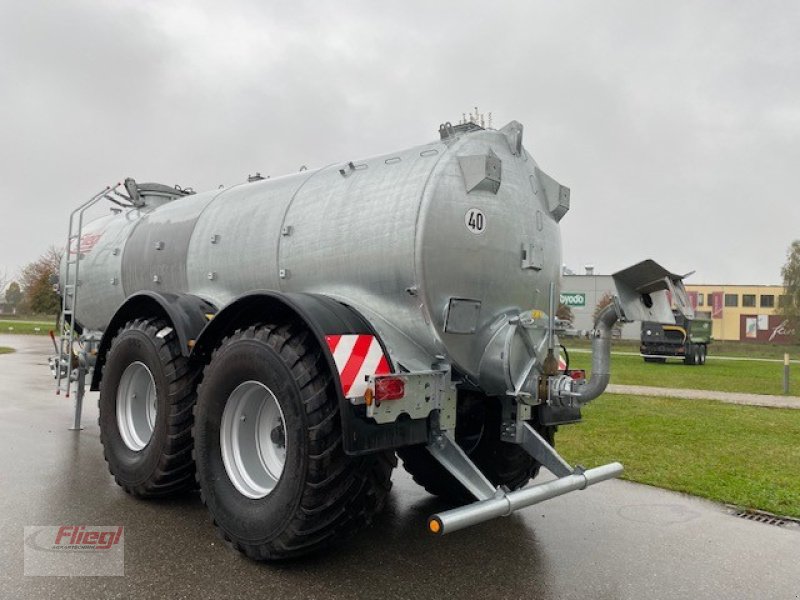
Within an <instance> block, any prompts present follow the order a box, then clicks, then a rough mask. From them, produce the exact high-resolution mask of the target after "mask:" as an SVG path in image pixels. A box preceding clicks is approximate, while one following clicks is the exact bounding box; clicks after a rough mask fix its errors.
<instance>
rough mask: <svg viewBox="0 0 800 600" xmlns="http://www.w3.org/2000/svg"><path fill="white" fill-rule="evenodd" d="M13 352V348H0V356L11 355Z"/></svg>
mask: <svg viewBox="0 0 800 600" xmlns="http://www.w3.org/2000/svg"><path fill="white" fill-rule="evenodd" d="M12 352H14V349H13V348H7V347H6V346H0V354H11V353H12Z"/></svg>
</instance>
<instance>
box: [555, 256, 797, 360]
mask: <svg viewBox="0 0 800 600" xmlns="http://www.w3.org/2000/svg"><path fill="white" fill-rule="evenodd" d="M586 271H587V272H586V273H585V274H583V275H575V274H566V275H563V277H562V281H561V290H562V291H561V302H562V303H563V304H566V305H567V306H569V307H570V309H571V310H572V313H573V316H574V319H573V325H574V326H575V327H576V328H578V329H591V328H592V325H593V320H594V311H595V309H596V308H597V304H598V302H600V301H601V300H602V299H603V297H604V296H606V295H609V294H613V293H614V282H613V280H612V279H611V275H595V274H594V269H593V268H591V267H587V269H586ZM686 291H687V293H688V296H689V300H690V301H691V303H692V306H693V307H694V309H695V312H696V313H697V314H698V315H699V316H701V317H705V318H708V319H711V322H712V337H713V338H714V339H716V340H732V341H747V342H762V343H769V342H772V343H782V344H788V343H794V342H795V340H796V338H795V331H794V326H793V325H792V324H791V323H790V322H789V320H788V319H787V318H786V317H785V316H784V315H783V308H784V306H785V303H786V298H787V297H786V296H785V295H784V289H783V286H780V285H728V284H723V285H706V284H698V285H692V284H688V283H687V284H686ZM639 327H640V324H639V323H628V324H625V325H624V326H623V327H622V328H621V332H620V335H621V337H622V338H623V339H631V340H635V339H639Z"/></svg>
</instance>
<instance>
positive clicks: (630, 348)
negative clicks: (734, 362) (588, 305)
mask: <svg viewBox="0 0 800 600" xmlns="http://www.w3.org/2000/svg"><path fill="white" fill-rule="evenodd" d="M561 342H562V343H563V344H564V345H565V346H566V347H567V349H568V350H569V349H570V348H582V349H585V350H588V349H590V348H591V341H589V340H583V339H580V340H579V339H570V338H564V339H562V340H561ZM611 350H612V352H636V353H638V352H639V340H614V341H613V342H612V345H611ZM784 352H785V353H788V354H789V356H791V358H792V360H800V344H794V345H788V344H754V343H748V342H717V341H715V342H712V343H711V345H710V346H709V347H708V354H709V356H711V357H714V356H738V357H743V358H772V359H780V360H783V354H784Z"/></svg>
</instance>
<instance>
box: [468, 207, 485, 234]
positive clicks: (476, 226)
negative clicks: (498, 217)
mask: <svg viewBox="0 0 800 600" xmlns="http://www.w3.org/2000/svg"><path fill="white" fill-rule="evenodd" d="M464 225H466V226H467V229H469V231H470V233H474V234H475V235H480V234H482V233H483V232H485V231H486V215H484V214H483V211H482V210H480V209H478V208H470V209H469V210H468V211H467V214H465V215H464Z"/></svg>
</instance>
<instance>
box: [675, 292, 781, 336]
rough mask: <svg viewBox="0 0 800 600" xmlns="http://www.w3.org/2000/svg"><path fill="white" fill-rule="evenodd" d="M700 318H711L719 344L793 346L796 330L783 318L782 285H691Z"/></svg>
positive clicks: (694, 304) (692, 298)
mask: <svg viewBox="0 0 800 600" xmlns="http://www.w3.org/2000/svg"><path fill="white" fill-rule="evenodd" d="M686 291H687V292H688V293H689V299H690V300H691V301H692V305H693V306H694V307H695V311H696V312H697V314H699V315H701V316H704V317H706V318H710V319H711V322H712V332H711V335H712V336H713V337H714V339H717V340H741V341H752V342H776V343H793V342H794V341H795V340H794V339H793V331H792V329H793V327H790V325H789V322H788V321H787V319H786V318H785V317H784V316H783V315H782V312H783V311H782V309H783V307H784V305H785V302H786V296H785V295H784V290H783V286H780V285H687V286H686Z"/></svg>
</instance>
